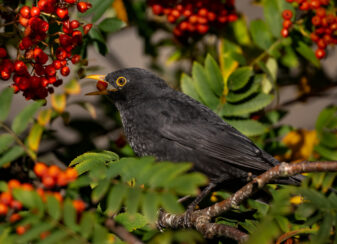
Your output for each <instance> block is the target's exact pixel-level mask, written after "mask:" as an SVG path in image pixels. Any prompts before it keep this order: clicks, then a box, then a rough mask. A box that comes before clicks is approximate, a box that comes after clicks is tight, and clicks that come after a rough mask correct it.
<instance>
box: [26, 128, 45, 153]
mask: <svg viewBox="0 0 337 244" xmlns="http://www.w3.org/2000/svg"><path fill="white" fill-rule="evenodd" d="M42 132H43V127H42V126H41V125H40V124H38V123H36V124H34V125H33V127H32V128H31V129H30V132H29V135H28V138H27V144H28V146H29V148H30V149H31V150H33V151H35V152H37V150H38V149H39V145H40V141H41V136H42Z"/></svg>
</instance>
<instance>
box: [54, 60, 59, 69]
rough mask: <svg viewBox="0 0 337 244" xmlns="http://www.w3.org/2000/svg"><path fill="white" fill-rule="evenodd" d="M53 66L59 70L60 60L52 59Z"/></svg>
mask: <svg viewBox="0 0 337 244" xmlns="http://www.w3.org/2000/svg"><path fill="white" fill-rule="evenodd" d="M53 65H54V68H55V69H57V70H59V69H61V61H60V60H54V62H53Z"/></svg>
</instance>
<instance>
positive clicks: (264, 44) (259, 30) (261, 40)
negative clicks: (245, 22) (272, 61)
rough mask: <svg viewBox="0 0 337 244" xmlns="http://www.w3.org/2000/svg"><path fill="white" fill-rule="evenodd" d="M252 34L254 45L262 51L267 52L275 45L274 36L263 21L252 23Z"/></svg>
mask: <svg viewBox="0 0 337 244" xmlns="http://www.w3.org/2000/svg"><path fill="white" fill-rule="evenodd" d="M250 33H251V35H252V37H253V41H254V43H255V44H256V45H257V46H258V47H260V48H261V49H264V50H267V49H268V48H269V47H270V46H271V45H272V44H273V37H272V34H271V32H270V31H269V29H268V28H267V25H266V23H265V22H264V21H262V20H253V21H252V22H251V23H250Z"/></svg>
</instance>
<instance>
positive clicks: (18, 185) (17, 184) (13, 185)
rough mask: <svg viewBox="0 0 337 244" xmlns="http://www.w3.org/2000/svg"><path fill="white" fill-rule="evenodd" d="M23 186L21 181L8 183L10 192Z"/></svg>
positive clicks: (14, 180)
mask: <svg viewBox="0 0 337 244" xmlns="http://www.w3.org/2000/svg"><path fill="white" fill-rule="evenodd" d="M20 186H21V183H20V181H18V180H16V179H12V180H9V181H8V188H9V190H12V189H14V188H19V187H20Z"/></svg>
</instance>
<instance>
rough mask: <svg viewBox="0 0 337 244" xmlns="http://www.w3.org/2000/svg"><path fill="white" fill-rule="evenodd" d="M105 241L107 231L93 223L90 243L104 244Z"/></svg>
mask: <svg viewBox="0 0 337 244" xmlns="http://www.w3.org/2000/svg"><path fill="white" fill-rule="evenodd" d="M107 239H108V231H107V230H106V229H105V228H104V227H103V226H100V225H99V224H98V223H95V226H94V236H93V240H92V243H93V244H102V243H106V241H107Z"/></svg>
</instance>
